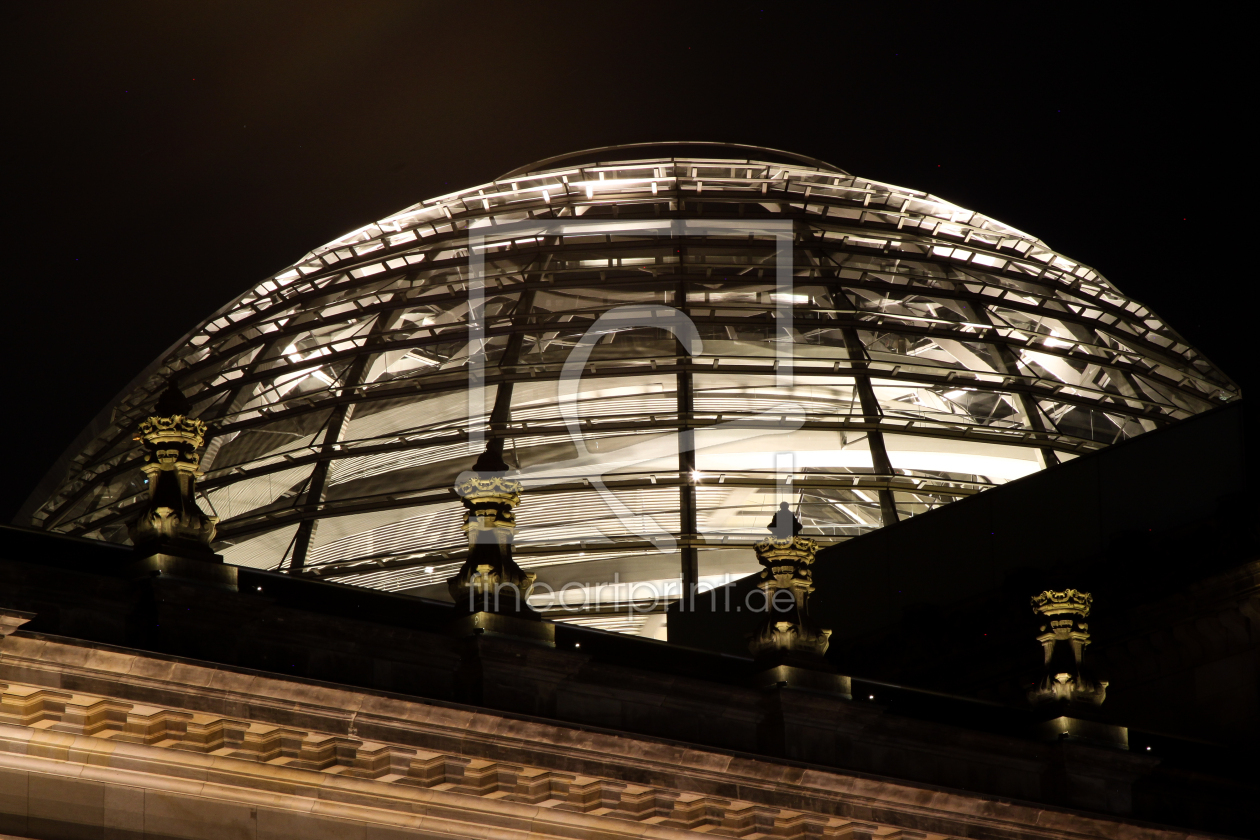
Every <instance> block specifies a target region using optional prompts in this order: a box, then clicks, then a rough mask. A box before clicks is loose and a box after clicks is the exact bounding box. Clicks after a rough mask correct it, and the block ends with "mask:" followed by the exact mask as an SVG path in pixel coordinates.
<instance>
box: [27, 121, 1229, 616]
mask: <svg viewBox="0 0 1260 840" xmlns="http://www.w3.org/2000/svg"><path fill="white" fill-rule="evenodd" d="M171 378H173V379H174V380H175V381H176V382H177V383H178V384H179V386H180V387H181V388H182V389H183V390H184V391H185V392H186V393H187V394H188V395H189V398H190V399H191V401H192V402H193V404H194V412H193V413H194V415H195V416H198V417H200V418H201V419H203V420H205V421H207V422H208V423H210V425H211V429H212V435H213V436H212V438H211V439H210V441H209V443H208V444H207V447H206V450H205V453H204V456H203V459H202V465H203V469H204V471H205V478H204V480H203V481H202V483H201V492H202V497H203V505H204V506H205V507H206V508H207V510H210V511H212V512H213V513H214V514H215V515H217V516H218V517H219V518H220V520H221V521H220V524H219V532H218V542H217V543H216V549H217V550H218V551H219V553H221V554H222V555H223V556H224V557H225V558H226V560H227V561H228V562H229V563H234V564H239V565H246V566H256V567H262V568H271V569H281V570H287V571H292V572H294V573H300V574H307V575H315V576H319V577H322V578H324V579H327V580H336V581H341V582H345V583H352V584H357V585H361V586H368V587H375V588H382V589H388V590H394V591H408V592H413V593H416V594H421V595H427V596H430V597H445V583H444V581H445V580H446V579H447V578H449V577H450V576H451V575H453V574H454V573H455V571H456V570H457V569H458V568H459V566H460V564H461V563H462V560H463V557H464V555H465V550H466V541H465V537H464V535H463V533H462V531H461V529H460V521H461V519H460V517H461V510H462V508H461V504H460V500H459V498H458V497H457V496H456V495H455V494H454V493H453V491H452V489H451V487H452V484H453V483H454V481H455V478H456V477H457V476H458V475H459V474H460V473H461V472H462V471H464V470H467V469H469V468H470V467H471V465H472V463H473V461H474V460H475V459H476V457H477V455H478V454H479V452H480V451H481V450H482V449H483V448H484V445H485V441H486V440H488V439H494V438H501V439H503V440H504V453H505V457H506V460H507V463H508V464H509V465H510V466H511V467H513V468H514V470H517V471H519V473H518V477H519V478H520V479H521V480H522V481H523V482H524V485H525V492H524V496H523V501H522V504H521V506H520V508H519V510H518V522H519V526H520V529H519V532H518V535H517V543H516V550H515V556H516V558H517V561H518V562H519V563H520V564H521V565H522V566H524V567H525V568H527V569H530V570H532V571H535V572H537V573H538V574H539V579H540V581H543V582H545V583H547V584H548V585H550V586H551V587H554V588H555V589H557V590H559V589H561V587H562V586H564V585H566V584H568V585H569V589H568V590H567V592H566V593H557V594H556V595H555V596H552V597H551V598H550V600H548V598H542V599H541V600H540V601H539V602H538V603H539V606H540V608H543V609H546V608H548V607H549V606H551V607H555V606H556V605H557V604H558V603H559V602H560V601H561V600H563V599H564V598H565V597H569V596H573V597H577V595H575V593H577V594H579V595H581V594H583V593H585V595H589V593H590V592H591V590H592V588H594V587H599V586H601V585H602V586H605V588H607V587H613V588H614V591H616V592H620V593H621V594H622V596H623V601H624V597H633V596H634V592H633V589H634V587H635V586H636V585H640V584H642V585H646V584H647V583H648V582H662V581H668V580H672V579H677V578H678V577H679V575H680V574H682V575H684V577H687V578H689V579H691V580H693V581H694V580H699V581H700V582H702V583H703V582H706V581H708V582H714V581H717V582H720V581H722V580H725V579H730V578H731V577H733V576H742V575H744V574H747V573H750V572H752V571H755V570H757V568H758V566H757V563H756V560H755V557H754V556H753V552H752V551H751V549H750V547H749V546H750V545H751V544H752V543H753V542H755V541H756V540H757V539H760V538H761V537H762V536H763V535H764V534H765V526H766V523H767V522H768V521H769V519H770V518H771V516H772V514H773V512H774V510H775V509H776V508H777V506H778V503H779V502H780V501H788V502H789V503H790V504H791V505H792V507H793V509H794V511H796V512H797V514H798V516H799V517H800V520H801V522H802V523H803V524H804V526H805V531H804V533H805V534H806V535H808V536H812V537H814V538H815V539H817V540H819V541H820V542H823V543H830V542H835V541H840V540H845V539H849V538H851V537H853V536H856V535H858V534H862V533H865V532H867V531H870V530H872V529H874V528H879V527H881V526H882V525H885V524H888V523H889V522H891V521H894V520H898V519H906V518H909V517H912V516H915V515H917V514H919V513H922V512H924V511H927V510H931V509H933V508H935V507H937V506H940V505H943V504H946V503H948V502H950V501H952V500H955V499H958V498H961V497H964V496H968V495H971V494H974V493H977V492H980V491H983V490H984V489H986V488H988V487H992V486H994V485H998V484H1002V483H1004V482H1007V481H1010V480H1012V479H1016V478H1019V477H1021V476H1024V475H1027V474H1029V473H1031V472H1033V471H1035V470H1039V469H1042V468H1044V467H1046V466H1048V465H1052V464H1054V463H1058V462H1062V461H1065V460H1068V459H1071V458H1074V457H1076V456H1078V455H1080V454H1081V453H1084V452H1089V451H1091V450H1094V449H1097V448H1099V447H1104V446H1107V445H1110V444H1113V443H1116V442H1118V441H1122V440H1125V439H1127V438H1130V437H1133V436H1135V435H1139V434H1142V433H1143V432H1145V431H1150V430H1152V429H1156V428H1159V427H1161V426H1163V425H1166V424H1168V423H1172V422H1175V421H1176V420H1178V419H1180V418H1183V417H1187V416H1189V415H1192V414H1195V413H1198V412H1202V411H1205V410H1207V409H1209V408H1211V407H1212V406H1214V405H1217V404H1220V403H1221V402H1222V401H1225V400H1230V399H1233V398H1235V397H1236V396H1237V395H1238V389H1237V387H1236V386H1235V385H1234V384H1233V383H1232V382H1231V381H1230V380H1229V379H1228V378H1227V377H1226V376H1224V375H1223V374H1222V373H1221V372H1220V371H1219V370H1218V369H1217V368H1216V367H1214V366H1213V365H1212V364H1211V363H1210V362H1209V361H1208V360H1207V359H1205V358H1204V357H1203V356H1202V355H1201V354H1200V353H1198V352H1197V351H1196V350H1195V349H1194V348H1192V347H1190V346H1188V345H1187V344H1186V342H1185V341H1184V340H1183V339H1181V338H1180V336H1178V335H1177V333H1176V332H1175V331H1173V329H1172V328H1171V327H1169V326H1168V324H1167V323H1165V322H1164V321H1163V319H1161V318H1159V317H1158V316H1156V315H1155V314H1154V313H1153V312H1151V311H1150V310H1148V309H1147V308H1146V307H1144V306H1142V305H1141V304H1140V303H1137V302H1136V301H1133V300H1131V299H1129V298H1127V297H1125V296H1124V295H1123V294H1121V293H1120V292H1119V291H1118V290H1117V289H1116V288H1115V287H1114V286H1112V285H1111V284H1110V283H1109V282H1108V281H1107V280H1106V279H1104V278H1103V277H1102V276H1101V275H1099V274H1098V273H1097V272H1096V271H1094V270H1093V269H1091V268H1089V267H1088V266H1085V265H1082V264H1080V263H1078V262H1076V261H1074V260H1071V259H1069V258H1067V257H1065V256H1063V255H1061V254H1059V253H1056V252H1055V251H1053V250H1051V249H1050V248H1049V247H1048V246H1047V245H1046V244H1045V243H1043V242H1041V241H1040V240H1038V239H1036V238H1034V237H1032V236H1029V235H1028V234H1025V233H1022V232H1021V231H1018V230H1015V229H1013V228H1011V227H1009V226H1008V225H1005V224H1002V223H1000V222H997V221H995V220H993V219H990V218H987V217H985V216H982V215H980V214H978V213H975V212H972V211H970V210H965V209H963V208H961V207H957V206H955V205H953V204H950V203H949V202H946V201H942V200H941V199H938V198H935V197H933V196H931V195H928V194H925V193H922V192H919V191H916V190H912V189H905V188H902V187H894V186H890V185H888V184H883V183H879V182H876V181H871V180H868V179H865V178H859V177H855V176H852V175H849V174H848V173H846V172H844V171H842V170H840V169H837V168H835V167H832V166H830V165H828V164H825V163H823V162H821V161H816V160H813V159H810V158H803V157H800V156H798V155H793V154H791V153H786V152H780V151H775V150H768V149H756V148H752V147H743V146H733V145H723V144H684V143H675V144H654V145H650V146H623V147H614V148H608V149H597V150H590V151H587V152H581V153H577V154H574V155H568V156H562V157H559V158H553V159H550V160H549V161H544V162H542V163H541V164H538V165H534V166H527V167H523V168H521V169H519V170H516V171H513V172H511V173H508V174H507V175H505V176H503V177H502V178H500V179H499V180H496V181H494V182H492V183H488V184H483V185H480V186H477V187H473V188H471V189H466V190H461V191H459V192H456V193H452V194H450V195H445V196H440V197H437V198H433V199H429V200H427V201H424V202H421V203H420V204H416V205H414V206H412V207H409V208H407V209H405V210H403V211H402V212H400V213H397V214H395V215H393V216H391V217H389V218H387V219H384V220H381V221H379V222H377V223H375V224H371V225H368V226H366V227H364V228H362V229H360V230H357V231H355V232H353V233H351V234H349V235H347V236H344V237H342V238H341V239H338V240H337V241H335V242H330V243H328V244H327V245H325V246H323V247H321V248H318V249H316V250H315V251H312V252H311V253H310V254H308V255H306V256H305V257H303V258H302V259H301V260H299V261H298V263H297V264H296V265H294V266H292V267H290V268H287V269H285V270H284V271H281V272H279V273H278V274H276V275H275V276H273V277H271V278H269V279H268V280H266V281H264V282H262V283H260V284H258V285H257V286H255V287H254V288H252V289H250V290H249V291H247V292H246V293H244V294H243V295H241V296H240V297H238V298H237V299H236V300H234V301H232V302H231V303H230V304H228V305H227V306H226V307H224V308H223V309H221V310H220V311H219V312H217V313H215V314H214V315H213V316H212V317H211V318H209V319H207V320H206V321H205V322H204V323H202V324H201V325H199V326H198V327H197V328H196V329H194V330H193V331H192V332H190V333H189V334H188V335H187V336H186V338H185V339H183V340H181V341H180V342H179V343H178V344H176V345H175V346H174V347H173V348H172V349H171V350H170V351H168V352H167V353H166V354H164V355H163V356H162V357H161V358H160V359H159V360H157V361H156V362H155V363H154V364H153V365H152V366H151V368H150V369H149V370H148V371H146V372H145V373H144V374H142V375H141V376H140V377H139V378H138V379H137V380H136V382H135V383H134V384H133V386H131V387H129V388H128V389H127V390H125V391H124V393H122V394H121V395H120V396H119V397H118V398H117V399H116V400H115V401H114V402H113V403H112V404H111V405H110V406H109V407H108V408H107V409H106V410H105V411H104V412H103V413H102V415H101V416H100V418H98V420H97V422H96V423H95V424H94V425H93V427H91V428H90V429H88V430H86V431H85V433H84V434H83V436H81V438H80V440H79V441H77V442H76V444H75V445H74V446H72V448H71V450H70V451H69V452H68V453H67V455H66V456H65V457H64V458H63V460H62V461H61V462H60V463H59V465H58V467H57V468H56V469H54V471H53V472H52V473H50V475H49V477H48V478H47V479H46V480H45V482H44V484H43V485H42V486H41V488H40V490H38V491H37V492H36V494H35V495H34V496H33V497H32V499H31V501H30V502H29V503H28V506H27V509H26V511H25V514H24V516H23V518H22V520H21V521H22V523H23V524H33V525H34V526H35V527H39V528H44V529H48V530H52V531H56V532H59V533H64V534H72V535H77V536H83V537H90V538H95V539H103V540H110V541H115V542H126V540H127V536H126V528H125V523H126V521H127V520H128V519H129V518H130V517H132V516H134V515H135V511H136V510H138V509H139V508H138V505H139V503H140V501H141V498H142V495H143V494H142V490H143V485H142V481H143V475H142V474H141V472H140V470H139V468H138V467H139V460H138V459H139V458H140V456H141V452H140V449H139V447H138V444H137V443H136V442H135V440H134V439H133V437H134V429H135V427H136V424H137V423H138V421H139V420H140V419H141V418H142V417H143V416H145V415H146V412H147V411H148V409H149V408H150V407H151V406H152V404H153V403H154V401H155V400H156V398H157V396H158V395H159V393H160V392H161V391H162V389H163V388H164V387H165V384H166V381H167V380H168V379H171ZM576 620H579V621H582V622H584V623H589V624H593V625H596V626H603V627H608V628H611V629H620V630H627V631H631V632H646V633H657V632H659V616H654V615H653V614H630V615H626V614H619V615H608V614H606V613H605V612H601V610H600V609H599V608H591V609H588V610H586V611H585V612H582V613H581V614H578V615H576Z"/></svg>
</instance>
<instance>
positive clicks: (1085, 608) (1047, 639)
mask: <svg viewBox="0 0 1260 840" xmlns="http://www.w3.org/2000/svg"><path fill="white" fill-rule="evenodd" d="M1093 603H1094V598H1093V596H1092V595H1090V594H1089V593H1088V592H1081V591H1079V590H1076V589H1067V590H1064V591H1062V592H1057V591H1055V590H1052V589H1047V590H1046V591H1044V592H1042V593H1040V594H1038V595H1034V596H1033V597H1032V608H1033V612H1034V613H1035V614H1036V615H1038V616H1040V617H1041V619H1042V620H1041V631H1040V633H1039V635H1038V636H1037V641H1039V642H1041V647H1042V650H1043V652H1044V654H1045V662H1044V668H1043V673H1042V676H1041V679H1040V681H1038V683H1037V685H1036V686H1034V687H1033V689H1032V690H1031V691H1029V692H1028V699H1029V701H1030V702H1032V703H1033V704H1036V705H1040V704H1044V703H1052V702H1058V701H1066V702H1070V703H1087V704H1090V705H1094V706H1098V705H1101V704H1102V702H1103V700H1105V699H1106V698H1107V683H1106V682H1103V681H1100V680H1097V679H1095V678H1094V676H1093V674H1092V673H1091V672H1090V670H1089V668H1088V667H1087V666H1085V665H1083V663H1082V660H1083V658H1084V655H1085V648H1087V647H1088V646H1089V625H1088V624H1086V623H1085V621H1084V619H1085V618H1086V617H1088V616H1089V610H1090V607H1091V606H1093Z"/></svg>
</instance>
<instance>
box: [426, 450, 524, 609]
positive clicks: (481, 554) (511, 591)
mask: <svg viewBox="0 0 1260 840" xmlns="http://www.w3.org/2000/svg"><path fill="white" fill-rule="evenodd" d="M507 470H508V466H507V464H506V463H505V462H504V460H503V439H502V438H495V439H494V440H491V441H490V443H489V444H488V445H487V446H486V451H485V452H483V453H482V454H481V457H479V458H478V459H477V463H476V464H474V465H473V469H472V471H471V472H466V473H464V474H462V475H461V476H460V477H459V479H458V480H457V481H456V482H455V492H456V493H458V494H459V496H460V498H461V499H462V500H463V502H464V533H466V534H467V535H468V559H467V560H465V561H464V565H463V566H462V567H460V570H459V572H458V574H456V575H455V576H454V577H452V578H450V579H449V580H447V588H448V589H449V591H450V593H451V597H452V598H454V599H455V604H456V606H457V607H459V608H461V609H467V611H468V612H478V611H486V612H506V613H512V614H516V615H525V616H527V617H536V616H537V613H535V612H534V611H533V610H532V609H530V607H529V606H528V605H527V604H526V603H525V599H526V598H528V597H529V593H530V590H532V589H533V588H534V581H535V580H536V579H537V577H538V576H537V575H536V574H534V573H533V572H527V571H525V570H524V569H522V568H521V567H520V566H518V565H517V564H516V561H515V560H513V559H512V540H513V538H514V537H515V534H516V512H515V508H516V506H517V505H519V504H520V503H521V489H522V487H523V485H522V484H521V482H519V481H517V480H516V479H514V478H508V477H507ZM505 589H506V590H507V592H506V593H505V592H504V590H505ZM505 595H506V597H504V596H505Z"/></svg>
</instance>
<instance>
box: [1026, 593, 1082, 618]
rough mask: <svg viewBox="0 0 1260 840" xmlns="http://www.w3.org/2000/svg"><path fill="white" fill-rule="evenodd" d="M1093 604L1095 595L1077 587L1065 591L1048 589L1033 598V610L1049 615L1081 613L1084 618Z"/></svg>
mask: <svg viewBox="0 0 1260 840" xmlns="http://www.w3.org/2000/svg"><path fill="white" fill-rule="evenodd" d="M1093 604H1094V596H1093V595H1090V594H1089V593H1088V592H1078V591H1077V590H1075V589H1067V590H1064V591H1063V592H1055V591H1054V590H1052V589H1047V590H1046V591H1045V592H1042V593H1041V594H1040V595H1034V596H1033V598H1032V607H1033V612H1035V613H1037V614H1039V615H1047V616H1049V615H1065V614H1075V613H1079V614H1080V616H1081V617H1082V618H1086V617H1088V616H1089V608H1090V607H1091V606H1093Z"/></svg>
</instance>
